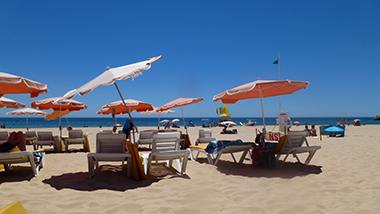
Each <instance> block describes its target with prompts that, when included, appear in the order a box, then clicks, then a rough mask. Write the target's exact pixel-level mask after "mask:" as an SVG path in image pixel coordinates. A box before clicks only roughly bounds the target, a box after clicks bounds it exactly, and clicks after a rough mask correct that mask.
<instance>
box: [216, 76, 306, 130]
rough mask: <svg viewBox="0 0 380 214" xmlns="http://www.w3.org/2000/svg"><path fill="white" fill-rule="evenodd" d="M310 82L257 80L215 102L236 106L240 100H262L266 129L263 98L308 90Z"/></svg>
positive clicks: (222, 94) (220, 95)
mask: <svg viewBox="0 0 380 214" xmlns="http://www.w3.org/2000/svg"><path fill="white" fill-rule="evenodd" d="M308 85H309V82H303V81H291V80H260V79H258V80H256V81H254V82H251V83H247V84H244V85H241V86H238V87H236V88H233V89H230V90H227V91H225V92H222V93H220V94H217V95H215V96H214V98H213V101H214V102H217V101H219V100H221V101H222V102H223V103H225V104H235V103H236V102H237V101H239V100H245V99H252V98H260V102H261V113H262V117H263V124H264V129H265V119H264V110H263V100H262V98H263V97H273V96H279V95H286V94H291V93H293V92H296V91H298V90H301V89H304V88H307V86H308Z"/></svg>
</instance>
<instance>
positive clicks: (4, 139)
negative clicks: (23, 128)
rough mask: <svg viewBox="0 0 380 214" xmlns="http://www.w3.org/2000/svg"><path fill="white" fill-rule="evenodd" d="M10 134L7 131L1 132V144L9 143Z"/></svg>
mask: <svg viewBox="0 0 380 214" xmlns="http://www.w3.org/2000/svg"><path fill="white" fill-rule="evenodd" d="M8 137H9V135H8V132H7V131H0V143H5V142H7V141H8Z"/></svg>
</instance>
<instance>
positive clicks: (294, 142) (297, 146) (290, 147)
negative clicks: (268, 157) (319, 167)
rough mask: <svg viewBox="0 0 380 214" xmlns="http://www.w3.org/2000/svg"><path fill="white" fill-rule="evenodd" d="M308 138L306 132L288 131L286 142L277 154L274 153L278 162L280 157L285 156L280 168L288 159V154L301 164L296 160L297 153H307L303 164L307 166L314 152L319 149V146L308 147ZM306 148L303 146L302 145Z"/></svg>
mask: <svg viewBox="0 0 380 214" xmlns="http://www.w3.org/2000/svg"><path fill="white" fill-rule="evenodd" d="M307 136H308V132H307V131H289V133H288V135H287V137H286V140H285V142H284V144H283V146H282V148H281V149H279V151H278V152H275V154H276V155H277V156H276V160H277V161H278V160H279V159H280V157H281V155H285V158H284V160H283V162H282V164H281V166H282V165H283V164H284V163H285V160H286V159H287V158H288V156H289V155H290V154H292V155H293V157H295V158H296V159H297V161H298V162H300V163H302V162H301V161H300V159H299V158H298V156H297V154H299V153H309V155H308V157H307V158H306V160H305V162H304V164H309V163H310V161H311V159H312V158H313V156H314V154H315V152H316V151H317V150H318V149H321V148H322V147H321V146H309V143H308V142H307V139H306V137H307ZM304 143H305V144H306V146H303V144H304Z"/></svg>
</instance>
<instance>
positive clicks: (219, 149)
mask: <svg viewBox="0 0 380 214" xmlns="http://www.w3.org/2000/svg"><path fill="white" fill-rule="evenodd" d="M254 146H255V144H254V143H252V142H245V143H243V142H242V141H241V140H236V141H229V140H217V141H211V142H210V143H209V144H208V145H205V146H190V148H189V150H190V158H191V160H196V159H197V158H198V155H199V153H201V152H202V153H205V154H206V155H207V160H208V162H209V163H210V164H213V165H216V164H217V163H218V161H219V159H220V157H221V156H222V155H223V154H226V153H230V154H231V156H232V159H233V160H234V162H235V163H239V164H241V163H243V161H244V159H245V157H246V156H247V154H249V155H248V156H249V158H251V155H250V150H251V149H252V148H253V147H254ZM193 151H194V152H197V154H196V156H195V158H194V156H193V153H192V152H193ZM235 152H243V154H242V155H241V157H240V160H239V162H237V161H236V159H235V156H234V155H233V153H235ZM215 154H216V157H215V158H214V155H215Z"/></svg>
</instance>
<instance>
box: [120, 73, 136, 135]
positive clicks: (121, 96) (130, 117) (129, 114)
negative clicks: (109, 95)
mask: <svg viewBox="0 0 380 214" xmlns="http://www.w3.org/2000/svg"><path fill="white" fill-rule="evenodd" d="M114 85H115V87H116V89H117V92H119V96H120V98H121V101H122V102H123V105H124V107H125V109H127V112H128V116H129V119H131V121H132V124H133V129H132V132H133V142H136V141H135V131H134V130H135V129H136V132H137V133H138V132H139V131H138V130H137V127H136V125H135V122H134V121H133V118H132V116H131V113H130V112H129V109H128V107H127V104H125V102H124V98H123V95H121V93H120V90H119V87H117V84H116V81H115V82H114Z"/></svg>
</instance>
